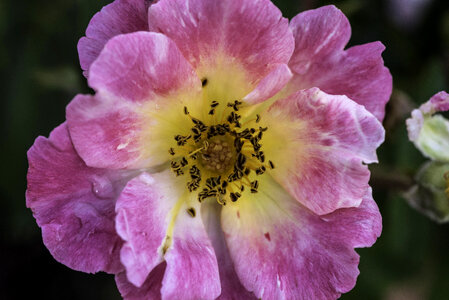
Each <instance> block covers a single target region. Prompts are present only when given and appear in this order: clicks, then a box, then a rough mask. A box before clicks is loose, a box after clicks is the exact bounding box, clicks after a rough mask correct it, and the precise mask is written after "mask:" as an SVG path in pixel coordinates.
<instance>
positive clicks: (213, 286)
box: [161, 198, 221, 300]
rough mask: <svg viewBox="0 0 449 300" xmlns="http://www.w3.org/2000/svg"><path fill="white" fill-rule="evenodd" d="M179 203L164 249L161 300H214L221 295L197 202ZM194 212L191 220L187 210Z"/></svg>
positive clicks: (212, 252)
mask: <svg viewBox="0 0 449 300" xmlns="http://www.w3.org/2000/svg"><path fill="white" fill-rule="evenodd" d="M190 202H191V203H190V204H187V203H183V205H182V206H181V207H180V211H179V214H178V216H177V218H176V223H175V226H174V230H173V243H172V245H171V246H170V248H169V249H168V250H167V254H166V255H165V260H166V261H167V270H166V271H165V276H164V279H163V281H162V290H161V293H162V298H163V299H170V300H171V299H173V300H177V299H186V300H195V299H215V298H217V297H218V296H219V295H220V293H221V287H220V276H219V272H218V265H217V258H216V257H215V252H214V248H213V247H212V244H211V242H210V240H209V237H208V236H207V233H206V230H205V228H204V225H203V222H202V220H201V208H202V207H201V205H200V204H199V203H198V201H197V199H196V198H194V199H191V201H190ZM188 209H194V210H195V214H194V216H195V217H192V215H190V214H189V213H188V212H187V210H188Z"/></svg>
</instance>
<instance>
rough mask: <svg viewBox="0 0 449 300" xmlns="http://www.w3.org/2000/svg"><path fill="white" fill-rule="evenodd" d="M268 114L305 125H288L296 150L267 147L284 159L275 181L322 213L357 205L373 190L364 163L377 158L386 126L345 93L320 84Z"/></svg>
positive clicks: (279, 105)
mask: <svg viewBox="0 0 449 300" xmlns="http://www.w3.org/2000/svg"><path fill="white" fill-rule="evenodd" d="M269 114H271V115H275V116H277V118H278V119H282V120H289V122H292V124H296V123H299V124H301V125H300V126H299V125H298V126H296V127H292V128H290V129H289V130H290V131H291V132H290V133H288V136H289V137H290V138H291V139H292V140H290V145H291V146H290V148H291V149H290V148H289V147H288V145H287V146H285V147H284V148H283V149H285V150H271V152H270V151H266V154H267V157H272V158H273V159H275V158H276V157H279V161H280V162H282V163H281V164H279V163H278V166H277V167H276V169H274V170H273V172H274V173H273V174H274V175H273V176H275V179H276V180H277V181H278V182H279V183H280V184H281V185H283V186H284V188H285V189H286V190H287V191H289V192H290V194H291V195H292V196H294V197H295V198H296V199H297V200H298V201H299V202H301V203H302V204H303V205H305V206H306V207H308V208H309V209H311V210H312V211H313V212H315V213H317V214H320V215H322V214H327V213H330V212H332V211H334V210H336V209H338V208H343V207H354V206H358V205H359V204H360V202H361V201H362V197H363V195H364V194H365V191H366V189H367V188H368V180H369V170H368V168H367V166H366V165H365V164H366V163H372V162H376V161H377V156H376V148H377V147H378V146H379V145H380V144H381V143H382V142H383V140H384V130H383V128H382V124H381V123H380V122H379V121H378V120H377V119H376V118H375V117H374V116H373V115H372V114H371V113H369V112H368V111H367V110H366V109H365V108H364V107H363V106H361V105H359V104H356V103H355V102H353V101H352V100H350V99H348V98H347V97H346V96H333V95H328V94H325V93H324V92H321V91H320V90H319V89H317V88H313V89H309V90H305V91H300V92H298V93H296V94H294V95H292V96H290V97H289V98H287V99H284V100H279V101H277V102H276V103H275V104H274V105H273V106H272V107H271V108H270V110H269ZM262 118H264V117H262ZM273 130H275V129H273ZM281 130H282V129H281ZM267 133H268V132H267ZM272 134H273V135H277V134H278V133H276V132H273V133H272ZM279 134H283V133H281V132H280V133H279ZM272 138H273V139H276V138H279V137H278V136H273V137H272ZM292 147H294V148H292ZM275 151H285V153H288V154H283V152H278V153H276V152H275ZM285 157H286V158H285ZM275 163H276V161H275Z"/></svg>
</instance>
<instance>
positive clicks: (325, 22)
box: [287, 6, 392, 120]
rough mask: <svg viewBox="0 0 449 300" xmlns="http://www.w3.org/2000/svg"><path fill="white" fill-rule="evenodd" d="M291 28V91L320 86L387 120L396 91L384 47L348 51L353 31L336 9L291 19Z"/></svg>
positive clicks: (309, 13)
mask: <svg viewBox="0 0 449 300" xmlns="http://www.w3.org/2000/svg"><path fill="white" fill-rule="evenodd" d="M290 27H291V28H292V31H293V35H294V36H295V52H294V53H293V55H292V59H291V61H290V63H289V67H290V69H291V70H292V71H293V73H294V77H293V79H292V80H291V82H290V83H289V86H288V88H287V91H288V93H292V92H295V91H297V90H299V89H306V88H311V87H318V88H320V89H321V90H323V91H325V92H326V93H329V94H334V95H346V96H348V97H349V98H351V99H353V100H354V101H356V102H357V103H359V104H362V105H364V106H365V107H366V109H367V110H368V111H370V112H371V113H372V114H374V115H375V116H376V117H377V118H378V119H379V120H382V119H383V117H384V114H385V104H386V103H387V102H388V100H389V98H390V95H391V91H392V78H391V74H390V72H389V70H388V69H387V68H386V67H384V62H383V60H382V56H381V53H382V51H383V50H384V49H385V47H384V46H383V45H382V44H381V43H380V42H374V43H370V44H364V45H361V46H355V47H352V48H349V49H348V50H344V47H345V45H346V44H347V42H348V41H349V37H350V35H351V28H350V25H349V22H348V20H347V19H346V17H345V16H344V14H343V13H342V12H341V11H340V10H339V9H337V8H336V7H334V6H325V7H321V8H318V9H315V10H309V11H306V12H303V13H301V14H299V15H297V16H296V17H295V18H293V19H292V21H291V23H290Z"/></svg>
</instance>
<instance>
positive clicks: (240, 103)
mask: <svg viewBox="0 0 449 300" xmlns="http://www.w3.org/2000/svg"><path fill="white" fill-rule="evenodd" d="M242 104H243V102H240V101H238V100H235V101H234V103H228V106H229V107H232V108H233V109H234V110H235V111H238V110H239V105H242Z"/></svg>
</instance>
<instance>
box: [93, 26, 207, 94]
mask: <svg viewBox="0 0 449 300" xmlns="http://www.w3.org/2000/svg"><path fill="white" fill-rule="evenodd" d="M89 85H90V86H91V87H92V88H93V89H95V90H96V91H97V92H106V93H111V94H113V95H115V96H116V97H118V98H120V99H123V100H130V101H135V102H140V101H142V102H145V101H150V100H154V99H155V98H156V97H158V96H159V97H160V96H168V95H169V94H170V93H173V92H175V91H177V90H180V89H188V88H192V89H195V88H198V89H199V88H200V87H201V86H200V81H199V79H198V77H197V76H196V73H195V71H194V70H193V69H192V67H191V66H190V65H189V63H188V62H187V61H186V60H185V59H184V57H183V56H182V54H181V53H180V52H179V50H178V47H176V45H175V43H173V42H172V41H171V40H170V39H168V38H167V37H166V36H164V35H162V34H158V33H153V32H136V33H130V34H126V35H121V36H117V37H115V38H113V39H111V40H110V41H109V42H108V43H107V44H106V46H105V47H104V49H103V51H102V52H101V54H100V56H99V57H98V59H97V60H96V61H95V63H94V64H92V66H91V69H90V72H89Z"/></svg>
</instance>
